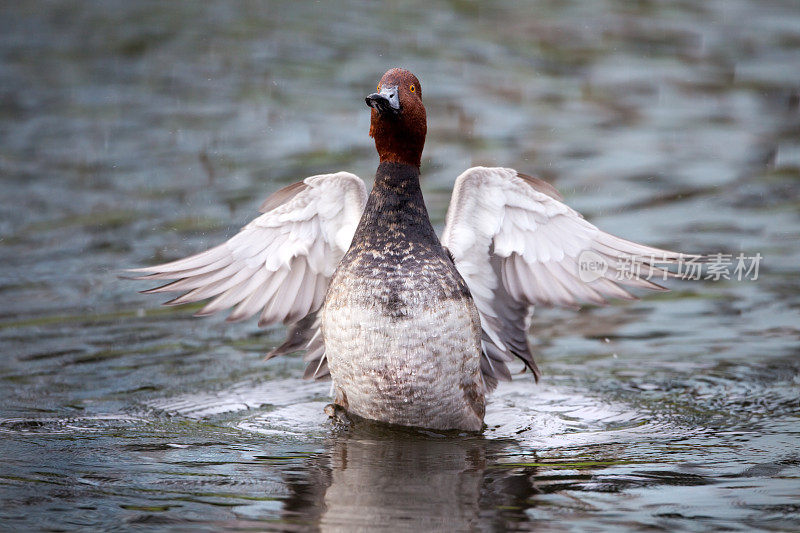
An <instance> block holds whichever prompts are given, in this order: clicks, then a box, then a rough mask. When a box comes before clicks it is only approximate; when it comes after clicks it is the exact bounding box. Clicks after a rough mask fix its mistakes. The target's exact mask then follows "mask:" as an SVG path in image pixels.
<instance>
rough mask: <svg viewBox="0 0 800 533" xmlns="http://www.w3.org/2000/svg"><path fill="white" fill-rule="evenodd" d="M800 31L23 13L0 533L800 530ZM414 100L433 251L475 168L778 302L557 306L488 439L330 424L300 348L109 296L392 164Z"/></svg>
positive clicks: (580, 19)
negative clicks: (749, 276) (696, 260)
mask: <svg viewBox="0 0 800 533" xmlns="http://www.w3.org/2000/svg"><path fill="white" fill-rule="evenodd" d="M798 58H800V7H798V5H797V3H796V2H794V1H792V0H785V1H779V0H769V1H766V2H746V1H736V0H734V1H725V2H722V1H719V2H703V3H693V2H649V1H647V2H636V3H631V2H622V1H619V2H617V1H610V0H609V1H602V2H591V3H579V2H574V3H573V2H563V3H562V2H537V3H535V4H534V5H532V6H527V7H520V6H518V5H517V3H514V2H499V3H496V4H493V5H492V6H491V7H490V6H489V4H484V3H480V2H406V3H403V4H398V5H396V6H394V7H392V8H386V9H383V8H379V7H376V6H374V5H373V4H372V3H365V2H364V3H362V2H342V3H331V2H328V3H323V4H322V5H320V4H310V3H301V2H271V3H269V4H263V3H251V2H238V3H226V2H205V3H202V4H201V3H195V2H170V3H156V2H136V3H133V2H81V3H70V2H38V1H33V2H24V3H23V2H19V3H16V4H6V5H4V6H3V7H2V8H0V174H1V175H2V180H1V181H0V195H2V198H3V202H2V204H0V264H1V265H2V269H0V296H1V297H2V302H3V305H2V308H0V347H1V348H2V354H3V357H2V358H0V446H2V451H3V456H4V457H3V459H4V460H3V462H2V464H0V501H2V505H1V506H0V528H2V529H8V530H25V529H59V530H76V529H87V528H100V529H135V528H140V529H174V530H187V529H192V530H210V531H217V530H220V529H276V530H293V529H294V530H306V529H314V528H319V529H323V530H342V531H353V530H357V529H359V528H362V529H364V530H368V529H373V528H377V527H384V528H386V529H389V530H404V529H405V530H416V531H426V530H431V529H435V528H440V529H448V530H467V529H481V530H490V529H536V528H541V527H547V528H549V529H552V530H560V529H563V530H579V531H585V530H610V531H615V530H618V529H620V528H630V529H663V530H698V531H701V530H711V529H728V530H746V531H750V530H753V529H761V530H795V529H799V528H800V503H799V502H800V453H798V451H797V450H798V436H799V434H800V420H799V419H798V414H799V413H800V358H798V348H799V347H800V329H798V324H800V297H798V294H799V292H800V290H799V289H800V281H798V276H797V268H798V264H800V246H798V242H800V224H798V222H800V220H799V219H800V217H799V216H798V207H800V203H799V202H798V192H800V114H799V113H798V106H799V104H800V79H798V76H797V73H798V72H800V61H798ZM396 65H402V66H406V67H408V68H410V69H412V70H413V71H414V72H415V73H416V74H417V75H418V76H419V78H420V79H421V81H422V84H423V91H424V96H425V102H426V106H427V109H428V120H429V134H428V141H427V145H426V151H425V154H424V159H423V169H422V171H423V174H424V176H425V179H424V183H423V189H424V192H425V195H426V199H427V202H428V207H429V210H430V212H431V215H432V217H433V220H434V223H435V225H436V226H437V227H438V228H441V226H442V224H443V219H444V213H445V210H446V207H447V202H448V200H449V194H450V189H451V187H452V183H453V181H454V179H455V177H456V176H457V175H458V174H459V173H461V172H462V171H463V170H464V169H465V168H467V167H469V166H471V165H477V164H484V165H501V166H509V167H514V168H517V169H519V170H521V171H524V172H527V173H531V174H538V175H540V176H542V177H544V178H546V179H547V180H548V181H550V182H551V183H553V184H554V185H555V186H557V187H558V188H559V189H560V190H561V191H562V193H563V194H564V196H565V198H566V199H567V202H568V203H569V204H570V205H572V206H573V207H575V208H577V209H579V210H580V211H581V212H583V213H584V214H585V215H586V216H587V217H588V218H590V219H591V220H592V221H593V222H594V223H596V224H598V225H599V226H600V227H602V228H604V229H606V230H608V231H611V232H614V233H616V234H619V235H621V236H623V237H626V238H629V239H633V240H637V241H642V242H645V243H648V244H652V245H655V246H660V247H665V248H671V249H679V250H682V251H687V252H704V253H724V254H732V255H736V254H739V253H745V254H746V255H748V256H752V255H754V254H756V253H760V254H761V255H762V256H763V258H764V259H763V261H762V263H761V265H760V271H759V275H758V279H756V280H747V281H737V280H735V279H734V280H720V281H712V280H708V281H701V282H671V283H670V284H669V286H670V288H671V289H672V291H671V292H669V293H663V294H657V295H641V296H642V297H643V298H642V299H641V300H639V301H635V302H629V303H622V304H617V305H613V306H609V307H605V308H594V307H589V308H584V309H582V310H580V311H578V312H574V311H563V310H550V309H537V313H536V317H535V322H534V327H533V329H532V332H531V339H532V342H533V344H534V348H535V353H536V354H537V360H538V361H539V365H540V367H541V368H542V370H543V373H544V379H543V380H542V383H541V384H539V385H535V384H534V383H533V382H532V379H531V378H530V375H529V374H523V375H520V376H517V378H516V380H515V381H514V382H513V383H511V384H504V385H501V387H500V388H499V390H498V392H497V393H496V394H495V395H494V396H493V397H492V401H491V403H490V404H489V406H488V412H487V417H486V421H487V424H488V428H487V430H486V431H485V432H484V434H483V435H482V436H469V435H461V436H459V435H441V434H437V433H435V432H421V431H415V430H409V431H390V430H387V429H381V428H375V427H361V428H356V429H353V430H346V429H342V428H336V427H333V426H332V425H331V424H330V422H328V421H327V420H326V418H325V416H324V414H323V413H322V407H323V406H324V405H325V404H326V403H327V402H328V401H329V397H328V385H326V384H324V383H309V382H304V381H303V380H301V379H300V376H301V375H302V362H301V361H300V359H299V358H298V357H294V358H283V360H280V359H278V360H272V361H269V362H264V361H263V360H262V359H263V355H264V354H265V353H266V352H267V351H268V350H269V349H270V348H271V347H273V346H275V345H276V343H278V342H280V340H281V338H282V336H283V334H284V332H283V330H282V329H281V328H278V327H276V328H270V329H267V330H259V329H258V328H257V327H256V325H255V324H254V323H251V322H247V323H243V324H234V325H230V324H226V323H225V322H224V317H214V318H210V319H195V318H192V316H191V314H192V311H193V310H196V309H197V307H192V306H183V307H177V308H163V307H159V306H158V303H159V301H158V299H157V298H155V297H152V296H144V295H140V294H138V293H137V292H136V291H137V290H141V289H144V288H146V287H147V286H146V285H142V284H140V283H134V282H130V281H124V280H120V279H118V278H117V274H118V273H119V271H120V270H121V269H122V268H125V267H129V266H139V265H147V264H153V263H156V262H161V261H165V260H169V259H175V258H178V257H182V256H184V255H187V254H189V253H193V252H197V251H200V250H203V249H205V248H207V247H209V246H211V245H214V244H216V243H218V242H220V241H222V240H224V239H225V238H227V237H228V236H230V235H232V234H233V233H234V232H235V231H236V230H237V229H238V227H240V226H241V225H243V224H244V223H246V222H247V221H248V220H250V219H251V218H252V217H254V216H255V215H256V211H257V207H258V205H259V204H260V202H261V201H262V200H263V199H264V198H265V197H266V196H267V195H268V194H269V193H271V192H272V191H274V190H276V189H277V188H279V187H281V186H283V185H286V184H288V183H291V182H294V181H297V180H299V179H302V178H303V177H305V176H308V175H312V174H315V173H320V172H329V171H335V170H348V171H351V172H355V173H357V174H359V175H360V176H362V177H363V178H365V179H366V180H367V181H369V180H370V178H371V176H372V174H373V172H374V169H375V166H376V163H377V161H376V157H375V154H374V149H373V147H372V145H371V141H370V139H369V138H368V137H367V134H366V132H367V129H368V121H369V118H368V117H369V115H368V111H367V109H366V107H365V106H364V103H363V98H364V96H365V95H366V94H367V93H368V92H370V91H371V90H372V88H373V87H374V85H375V82H376V80H377V79H379V77H380V75H381V74H382V73H383V72H384V71H385V70H386V69H387V68H389V67H391V66H396Z"/></svg>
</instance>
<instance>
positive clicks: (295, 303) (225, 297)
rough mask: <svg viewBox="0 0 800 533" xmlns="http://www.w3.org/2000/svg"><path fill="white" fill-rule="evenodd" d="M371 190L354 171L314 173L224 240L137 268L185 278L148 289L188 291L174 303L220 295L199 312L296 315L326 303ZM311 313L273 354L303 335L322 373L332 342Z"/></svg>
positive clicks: (235, 316)
mask: <svg viewBox="0 0 800 533" xmlns="http://www.w3.org/2000/svg"><path fill="white" fill-rule="evenodd" d="M366 198H367V192H366V187H365V186H364V182H363V181H361V179H360V178H358V177H357V176H355V175H353V174H350V173H348V172H339V173H336V174H325V175H320V176H312V177H309V178H306V179H305V180H303V181H302V182H299V183H295V184H292V185H289V186H288V187H284V188H283V189H281V190H279V191H277V192H276V193H274V194H273V195H272V196H270V197H269V198H268V199H267V200H266V201H265V202H264V203H263V204H262V206H261V212H262V213H264V214H262V215H261V216H259V217H258V218H256V219H254V220H253V221H252V222H250V223H249V224H247V225H246V226H245V227H244V228H242V230H241V231H240V232H239V233H237V234H236V235H235V236H233V237H232V238H231V239H230V240H228V241H226V242H224V243H222V244H220V245H219V246H216V247H214V248H211V249H210V250H207V251H205V252H202V253H199V254H197V255H193V256H191V257H187V258H186V259H180V260H178V261H173V262H171V263H165V264H163V265H156V266H152V267H146V268H138V269H133V270H131V272H137V273H144V274H145V275H144V276H141V277H140V278H139V279H175V280H177V281H173V282H172V283H168V284H166V285H163V286H161V287H157V288H155V289H151V290H149V291H145V292H148V293H154V292H168V291H187V292H186V293H185V294H183V295H182V296H179V297H177V298H175V299H174V300H171V301H169V302H167V304H171V305H177V304H183V303H188V302H197V301H200V300H205V299H208V298H213V299H212V300H211V301H210V302H209V303H208V304H207V305H206V306H205V307H203V308H202V309H201V310H200V311H199V312H198V313H197V315H200V316H204V315H210V314H213V313H216V312H218V311H221V310H224V309H228V308H231V307H234V306H235V307H234V310H233V312H231V314H230V316H229V317H228V320H230V321H238V320H244V319H246V318H249V317H251V316H253V315H254V314H255V313H257V312H260V313H261V315H260V318H259V325H260V326H264V325H268V324H273V323H276V322H283V323H286V324H289V323H294V322H297V321H299V320H300V319H303V318H304V317H306V316H307V315H309V314H315V312H316V311H317V310H318V309H319V307H320V306H321V305H322V302H323V300H324V298H325V292H326V291H327V289H328V283H329V281H330V278H331V276H332V275H333V272H334V270H335V269H336V266H337V265H338V264H339V262H340V261H341V259H342V257H343V256H344V254H345V252H346V251H347V249H348V248H349V247H350V242H351V241H352V239H353V234H354V233H355V229H356V226H357V225H358V221H359V219H360V218H361V213H362V211H363V210H364V205H365V203H366ZM308 318H309V320H303V321H301V322H298V324H296V325H295V326H296V327H293V328H292V330H290V335H289V339H288V340H287V342H286V343H284V344H283V345H282V346H280V347H278V348H277V349H276V350H274V351H273V352H272V353H271V354H270V356H273V355H278V353H287V352H286V350H287V349H289V348H292V347H294V349H295V350H296V349H301V348H303V346H302V345H301V344H298V339H303V340H304V341H305V343H307V346H306V347H307V348H308V349H309V353H310V354H313V355H314V356H315V357H316V358H317V359H319V364H316V363H315V364H314V366H316V367H317V368H316V371H315V372H314V374H313V375H315V376H316V377H321V375H320V373H319V372H325V370H326V368H327V365H325V364H324V363H325V361H324V350H316V348H318V347H317V346H316V344H317V343H316V340H317V339H318V338H319V335H317V334H316V332H317V331H318V329H319V328H318V324H317V323H316V316H312V317H308ZM306 330H308V331H306ZM311 344H314V346H311ZM318 344H319V345H320V346H321V342H319V343H318ZM290 351H293V350H290ZM309 366H311V365H309ZM317 371H319V372H317Z"/></svg>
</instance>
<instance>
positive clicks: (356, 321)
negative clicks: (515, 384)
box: [322, 242, 484, 430]
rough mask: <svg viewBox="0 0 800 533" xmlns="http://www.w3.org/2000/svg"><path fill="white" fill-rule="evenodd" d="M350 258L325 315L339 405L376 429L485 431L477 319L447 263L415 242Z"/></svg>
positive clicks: (340, 270)
mask: <svg viewBox="0 0 800 533" xmlns="http://www.w3.org/2000/svg"><path fill="white" fill-rule="evenodd" d="M436 244H438V243H436ZM351 252H352V253H348V254H347V256H346V257H345V259H344V260H343V261H342V264H341V265H340V266H339V268H338V269H337V272H336V273H335V274H334V277H333V279H332V280H331V285H330V288H329V290H328V295H327V297H326V300H325V304H324V307H323V315H322V331H323V336H324V337H323V338H324V342H325V351H326V357H327V358H328V366H329V368H330V372H331V377H332V379H333V385H334V391H335V394H336V401H337V403H339V404H341V405H343V406H344V407H345V408H346V409H347V410H348V411H350V412H352V413H355V414H356V415H359V416H362V417H364V418H369V419H373V420H381V421H384V422H390V423H395V424H402V425H408V426H424V427H430V428H438V429H468V430H478V429H480V428H481V426H482V423H483V411H484V396H483V386H482V381H481V376H480V354H481V351H480V350H481V348H480V338H481V328H480V318H479V316H478V312H477V309H476V308H475V305H474V303H473V301H472V298H471V296H470V294H469V291H468V290H467V288H466V285H465V284H464V281H463V280H462V279H461V276H460V275H459V274H458V272H457V271H456V270H455V267H454V266H453V264H452V262H451V261H450V259H449V258H448V257H447V256H446V255H445V253H444V251H443V250H442V249H441V247H439V249H438V250H436V249H435V248H433V247H427V246H422V245H419V244H412V243H408V242H406V243H398V244H396V245H389V246H384V247H382V249H381V250H380V251H377V250H375V249H371V250H364V249H360V250H359V249H354V250H351Z"/></svg>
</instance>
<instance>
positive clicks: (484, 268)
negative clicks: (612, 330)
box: [442, 167, 699, 389]
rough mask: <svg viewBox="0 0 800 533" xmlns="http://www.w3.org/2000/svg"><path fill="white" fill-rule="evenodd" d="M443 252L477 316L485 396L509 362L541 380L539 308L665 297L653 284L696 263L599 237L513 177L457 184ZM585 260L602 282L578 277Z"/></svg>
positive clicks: (536, 183)
mask: <svg viewBox="0 0 800 533" xmlns="http://www.w3.org/2000/svg"><path fill="white" fill-rule="evenodd" d="M442 244H443V245H444V246H445V247H447V249H448V250H449V251H450V253H451V254H452V256H453V262H454V263H455V266H456V268H457V269H458V271H459V273H460V274H461V276H462V277H463V278H464V280H465V281H466V283H467V286H468V287H469V290H470V292H471V293H472V296H473V298H474V299H475V305H476V307H477V308H478V312H479V313H480V316H481V323H482V326H483V347H484V357H483V359H482V360H481V369H482V370H483V376H484V381H485V383H486V384H487V387H488V388H489V389H491V388H493V387H494V386H495V385H496V384H497V380H508V379H510V377H511V375H510V373H509V371H508V368H507V367H506V363H507V362H508V361H511V360H513V359H514V358H513V357H512V356H516V357H518V358H519V359H521V360H522V361H523V362H524V363H525V365H526V366H527V367H528V368H530V370H531V371H532V372H533V374H534V376H536V378H537V379H538V377H539V370H538V369H537V367H536V364H535V363H534V361H533V356H532V354H531V351H530V347H529V346H528V341H527V331H528V325H529V322H528V320H529V318H530V312H531V311H532V307H533V306H534V305H555V306H563V307H577V306H578V305H579V304H580V303H581V302H589V303H594V304H599V305H602V304H605V303H606V299H607V298H619V299H632V298H634V296H633V295H632V294H631V293H629V292H628V291H627V290H625V289H624V288H623V287H621V286H620V285H627V286H629V287H638V288H644V289H652V290H666V289H664V288H663V287H661V286H659V285H657V284H655V283H653V282H652V281H650V280H649V278H650V277H651V276H652V275H657V276H659V277H662V278H664V279H665V278H667V277H675V276H676V274H674V273H671V272H669V271H667V270H665V269H663V268H661V266H663V267H666V266H669V265H670V264H674V263H678V262H679V261H681V260H683V259H686V258H699V256H689V255H684V254H679V253H675V252H670V251H667V250H661V249H658V248H652V247H650V246H645V245H642V244H637V243H635V242H631V241H627V240H625V239H621V238H619V237H615V236H614V235H611V234H609V233H606V232H604V231H601V230H600V229H599V228H597V227H596V226H594V225H593V224H591V223H589V222H587V221H586V220H585V219H584V218H583V216H581V214H580V213H578V212H577V211H575V210H573V209H571V208H570V207H568V206H567V205H565V204H564V203H562V202H561V196H560V195H559V194H558V192H557V191H556V190H555V189H554V188H553V187H552V186H551V185H549V184H548V183H546V182H544V181H542V180H539V179H536V178H533V177H531V176H526V175H525V174H520V173H518V172H517V171H516V170H513V169H510V168H484V167H474V168H470V169H468V170H467V171H465V172H464V173H463V174H461V175H460V176H459V177H458V178H457V179H456V184H455V187H454V189H453V197H452V199H451V201H450V207H449V209H448V211H447V224H446V226H445V229H444V234H443V236H442ZM587 260H591V261H596V262H597V263H599V265H600V267H601V268H599V269H598V271H597V272H596V275H589V276H586V275H584V274H585V273H582V272H581V265H582V264H584V263H585V262H586V261H587ZM658 265H661V266H658ZM589 274H595V273H594V272H589Z"/></svg>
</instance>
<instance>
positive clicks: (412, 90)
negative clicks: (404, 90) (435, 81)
mask: <svg viewBox="0 0 800 533" xmlns="http://www.w3.org/2000/svg"><path fill="white" fill-rule="evenodd" d="M408 90H409V91H411V92H412V93H413V92H414V91H416V90H417V88H416V87H414V86H413V85H412V86H410V87H409V88H408Z"/></svg>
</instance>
